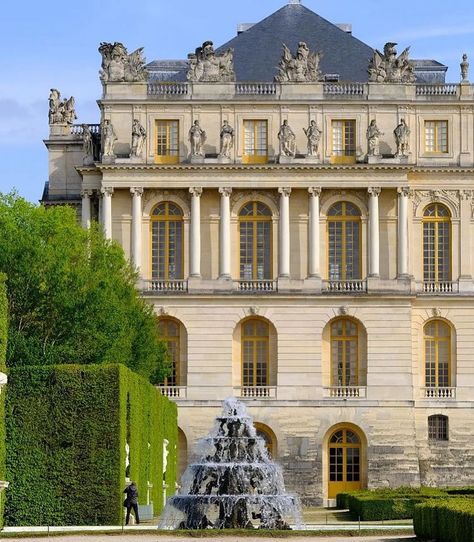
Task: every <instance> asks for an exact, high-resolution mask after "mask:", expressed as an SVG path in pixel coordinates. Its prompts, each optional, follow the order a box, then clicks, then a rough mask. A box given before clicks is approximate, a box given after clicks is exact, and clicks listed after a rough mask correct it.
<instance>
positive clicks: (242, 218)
mask: <svg viewBox="0 0 474 542" xmlns="http://www.w3.org/2000/svg"><path fill="white" fill-rule="evenodd" d="M239 235H240V279H241V280H270V279H271V278H272V212H271V210H270V209H269V208H268V207H267V206H266V205H265V204H264V203H261V202H258V201H251V202H250V203H247V204H246V205H244V206H243V207H242V209H241V210H240V212H239Z"/></svg>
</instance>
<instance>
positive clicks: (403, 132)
mask: <svg viewBox="0 0 474 542" xmlns="http://www.w3.org/2000/svg"><path fill="white" fill-rule="evenodd" d="M393 135H394V136H395V142H396V144H397V153H396V154H395V156H408V137H409V135H410V128H408V126H407V124H406V122H405V119H400V124H399V125H398V126H397V127H396V128H395V130H394V131H393Z"/></svg>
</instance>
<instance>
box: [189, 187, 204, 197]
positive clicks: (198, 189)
mask: <svg viewBox="0 0 474 542" xmlns="http://www.w3.org/2000/svg"><path fill="white" fill-rule="evenodd" d="M189 193H190V194H191V195H192V196H193V197H195V198H200V197H201V194H202V187H201V186H192V187H191V188H190V189H189Z"/></svg>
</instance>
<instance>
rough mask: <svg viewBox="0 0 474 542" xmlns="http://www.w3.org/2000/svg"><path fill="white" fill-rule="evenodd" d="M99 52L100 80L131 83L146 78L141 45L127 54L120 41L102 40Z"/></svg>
mask: <svg viewBox="0 0 474 542" xmlns="http://www.w3.org/2000/svg"><path fill="white" fill-rule="evenodd" d="M99 53H100V54H101V55H102V65H101V70H100V71H99V75H100V80H101V81H102V82H104V83H107V82H109V81H111V82H116V81H117V82H127V83H133V82H141V81H146V80H147V78H148V72H147V70H146V69H145V58H144V57H143V47H140V48H139V49H137V50H136V51H133V53H130V54H129V53H128V51H127V48H126V47H125V46H124V45H123V44H122V43H119V42H115V43H106V42H102V43H101V44H100V47H99Z"/></svg>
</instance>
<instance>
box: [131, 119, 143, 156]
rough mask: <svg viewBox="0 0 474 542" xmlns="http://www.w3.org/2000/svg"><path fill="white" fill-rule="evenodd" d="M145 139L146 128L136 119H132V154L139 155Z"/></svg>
mask: <svg viewBox="0 0 474 542" xmlns="http://www.w3.org/2000/svg"><path fill="white" fill-rule="evenodd" d="M145 140H146V130H145V128H143V126H142V125H141V124H140V121H139V120H138V119H134V120H133V124H132V153H131V154H132V156H141V155H142V151H143V145H144V144H145Z"/></svg>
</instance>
